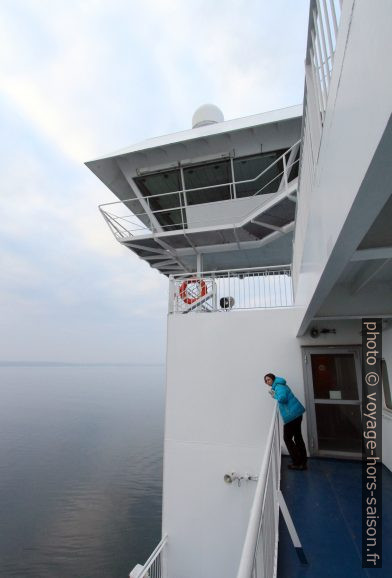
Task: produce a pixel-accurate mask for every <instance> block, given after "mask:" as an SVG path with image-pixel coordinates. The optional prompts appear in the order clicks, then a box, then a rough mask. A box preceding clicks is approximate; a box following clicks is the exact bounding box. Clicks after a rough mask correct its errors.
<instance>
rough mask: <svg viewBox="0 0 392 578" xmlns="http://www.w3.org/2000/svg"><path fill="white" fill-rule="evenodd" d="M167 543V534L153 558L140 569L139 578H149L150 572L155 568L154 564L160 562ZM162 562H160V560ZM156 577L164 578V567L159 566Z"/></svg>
mask: <svg viewBox="0 0 392 578" xmlns="http://www.w3.org/2000/svg"><path fill="white" fill-rule="evenodd" d="M166 542H167V535H166V534H165V535H164V536H163V538H162V540H161V541H160V542H159V544H158V546H157V547H156V548H155V550H154V551H153V553H152V554H151V556H150V557H149V558H148V560H147V562H146V563H145V564H144V566H143V568H141V569H140V571H139V573H138V575H137V578H148V577H149V574H148V571H149V570H150V569H151V568H152V567H153V565H154V564H156V562H157V561H158V560H159V558H160V554H161V552H162V550H163V548H164V547H165V545H166ZM159 561H160V560H159ZM155 570H156V571H155V572H154V576H156V577H157V578H158V577H159V578H163V573H162V567H161V564H159V567H158V568H156V569H155Z"/></svg>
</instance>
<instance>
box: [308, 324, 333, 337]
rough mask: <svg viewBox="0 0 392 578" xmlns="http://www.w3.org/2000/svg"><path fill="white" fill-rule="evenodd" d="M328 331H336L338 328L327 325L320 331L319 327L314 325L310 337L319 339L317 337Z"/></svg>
mask: <svg viewBox="0 0 392 578" xmlns="http://www.w3.org/2000/svg"><path fill="white" fill-rule="evenodd" d="M327 333H334V334H335V333H336V329H327V328H326V327H325V328H324V329H320V331H319V330H318V329H317V327H312V329H311V330H310V337H313V339H317V337H319V335H320V334H323V335H326V334H327Z"/></svg>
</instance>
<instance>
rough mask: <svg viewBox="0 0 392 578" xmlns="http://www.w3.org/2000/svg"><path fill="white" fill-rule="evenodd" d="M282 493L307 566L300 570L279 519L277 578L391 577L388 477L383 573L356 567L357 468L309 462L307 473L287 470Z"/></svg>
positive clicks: (390, 482) (388, 479) (389, 479)
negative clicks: (307, 562)
mask: <svg viewBox="0 0 392 578" xmlns="http://www.w3.org/2000/svg"><path fill="white" fill-rule="evenodd" d="M288 463H289V459H288V458H287V457H283V459H282V480H281V489H282V492H283V495H284V497H285V500H286V502H287V506H288V508H289V510H290V513H291V516H292V518H293V520H294V523H295V526H296V529H297V532H298V534H299V537H300V540H301V542H302V545H303V548H304V551H305V554H306V556H307V558H308V561H309V565H308V566H302V565H301V564H300V563H299V560H298V557H297V555H296V553H295V550H294V548H293V546H292V543H291V541H290V537H289V534H288V531H287V528H286V526H285V524H284V522H283V520H282V516H280V524H279V555H278V578H300V577H301V578H305V577H306V578H332V577H333V578H361V577H362V576H363V577H373V576H377V577H378V578H381V577H384V576H385V577H386V576H388V577H389V578H390V577H391V576H392V474H391V473H390V472H389V470H387V469H386V468H384V470H383V568H382V569H363V568H362V564H361V475H362V474H361V463H360V462H353V461H342V460H332V459H311V460H309V469H308V470H307V471H304V472H302V471H291V470H288V469H287V464H288Z"/></svg>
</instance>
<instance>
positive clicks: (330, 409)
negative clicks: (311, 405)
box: [315, 403, 362, 452]
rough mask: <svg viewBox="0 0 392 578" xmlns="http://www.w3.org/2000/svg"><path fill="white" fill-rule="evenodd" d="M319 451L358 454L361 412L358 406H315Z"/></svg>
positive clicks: (359, 448)
mask: <svg viewBox="0 0 392 578" xmlns="http://www.w3.org/2000/svg"><path fill="white" fill-rule="evenodd" d="M315 409H316V422H317V437H318V445H319V449H320V450H329V451H340V452H360V451H361V448H362V445H361V444H362V438H361V411H360V407H359V405H339V404H337V405H335V404H319V403H316V404H315Z"/></svg>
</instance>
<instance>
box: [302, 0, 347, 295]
mask: <svg viewBox="0 0 392 578" xmlns="http://www.w3.org/2000/svg"><path fill="white" fill-rule="evenodd" d="M342 3H343V2H342V0H311V2H310V11H309V28H308V44H307V51H306V59H305V93H304V113H303V119H302V151H301V160H300V169H299V185H298V188H299V191H300V200H299V203H298V205H297V206H298V209H297V215H296V229H295V252H294V262H293V271H294V276H295V279H294V287H295V286H296V278H297V274H298V264H297V262H296V261H297V260H298V259H299V258H300V255H301V254H302V247H303V243H304V235H305V232H306V223H307V218H308V211H309V208H310V204H311V203H310V192H311V190H312V188H313V182H314V173H315V168H316V165H317V160H318V155H319V150H320V144H321V135H322V131H323V125H324V119H325V114H326V110H327V103H328V95H329V90H330V84H331V76H332V69H333V62H334V55H335V48H336V42H337V37H338V27H339V21H340V14H341V6H342Z"/></svg>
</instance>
